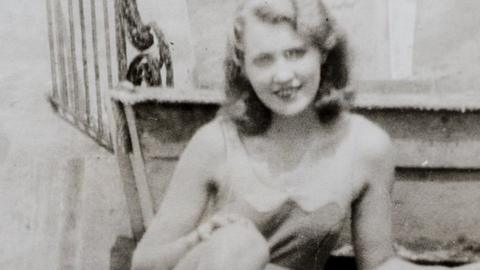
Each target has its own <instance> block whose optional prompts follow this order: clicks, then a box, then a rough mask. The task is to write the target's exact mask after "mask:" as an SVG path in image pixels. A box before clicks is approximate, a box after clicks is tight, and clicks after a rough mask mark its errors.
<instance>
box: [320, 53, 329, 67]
mask: <svg viewBox="0 0 480 270" xmlns="http://www.w3.org/2000/svg"><path fill="white" fill-rule="evenodd" d="M320 57H321V62H322V65H323V64H325V62H326V61H327V58H328V51H322V52H321V53H320Z"/></svg>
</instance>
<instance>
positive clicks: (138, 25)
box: [121, 0, 173, 87]
mask: <svg viewBox="0 0 480 270" xmlns="http://www.w3.org/2000/svg"><path fill="white" fill-rule="evenodd" d="M121 11H122V15H123V16H122V17H123V19H124V22H125V23H126V24H125V30H126V32H127V36H128V39H129V40H130V43H131V44H132V45H133V46H134V47H135V48H136V49H137V50H139V51H140V54H139V55H137V56H135V57H134V58H133V60H132V61H131V62H130V64H129V66H128V71H127V75H126V78H127V80H128V81H130V82H131V83H132V84H133V85H141V84H142V83H145V84H146V85H147V86H162V84H163V83H162V76H161V70H162V68H163V67H164V66H165V72H166V74H165V81H166V82H165V84H166V86H170V87H171V86H173V67H172V59H171V54H170V48H169V46H168V43H167V41H166V39H165V35H164V34H163V31H162V30H161V29H160V27H159V26H158V25H157V24H156V23H155V22H151V23H148V24H144V23H143V22H142V20H141V17H140V13H139V12H138V8H137V2H136V0H123V1H121ZM154 45H155V46H156V47H157V49H158V54H157V53H153V52H149V51H147V50H149V49H150V48H151V47H152V46H154Z"/></svg>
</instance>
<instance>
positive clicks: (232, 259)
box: [175, 224, 269, 270]
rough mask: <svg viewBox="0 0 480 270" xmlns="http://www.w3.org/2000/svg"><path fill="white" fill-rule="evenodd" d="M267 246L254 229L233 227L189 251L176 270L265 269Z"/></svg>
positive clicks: (222, 229)
mask: <svg viewBox="0 0 480 270" xmlns="http://www.w3.org/2000/svg"><path fill="white" fill-rule="evenodd" d="M268 261H269V251H268V244H267V242H266V240H265V239H264V238H263V236H262V235H261V234H260V232H258V231H257V230H256V228H255V227H253V226H251V227H250V226H245V225H239V224H232V225H228V226H225V227H223V228H220V229H218V230H217V231H215V232H214V233H213V234H212V236H211V238H210V239H209V240H208V241H206V242H204V243H201V244H199V245H198V246H197V247H195V248H194V249H192V251H190V252H189V253H188V254H187V255H186V256H185V257H184V258H183V259H182V260H181V261H180V262H179V263H178V265H177V266H176V267H175V270H225V269H229V270H264V269H265V267H266V265H267V263H268Z"/></svg>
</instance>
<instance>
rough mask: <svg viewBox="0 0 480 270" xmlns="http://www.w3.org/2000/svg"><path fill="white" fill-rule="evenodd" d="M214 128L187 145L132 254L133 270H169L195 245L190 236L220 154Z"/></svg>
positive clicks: (218, 135)
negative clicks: (152, 216) (152, 217)
mask: <svg viewBox="0 0 480 270" xmlns="http://www.w3.org/2000/svg"><path fill="white" fill-rule="evenodd" d="M218 128H219V127H218V124H217V123H211V124H208V125H206V126H204V127H202V128H201V129H200V130H199V131H198V132H197V133H196V134H195V135H194V137H193V138H192V140H191V141H190V142H189V144H188V146H187V148H186V149H185V151H184V152H183V154H182V157H181V158H180V160H179V162H178V164H177V167H176V169H175V172H174V174H173V177H172V180H171V183H170V185H169V187H168V189H167V193H166V195H165V198H164V199H163V202H162V205H161V207H160V209H159V211H158V213H157V215H156V216H155V217H154V219H153V221H152V223H151V224H150V226H149V227H148V229H147V232H146V233H145V235H144V236H143V238H142V240H141V241H140V243H139V244H138V246H137V249H136V250H135V252H134V256H133V261H132V266H133V269H136V270H137V269H138V270H140V269H142V270H143V269H171V268H173V267H174V266H175V265H176V264H177V262H178V261H179V260H180V259H181V258H182V257H183V256H184V255H185V254H186V253H187V252H188V251H189V250H190V248H191V247H192V246H193V245H195V244H196V243H197V242H198V240H199V239H198V238H197V237H195V235H193V234H191V233H190V232H191V231H192V230H194V228H195V227H196V226H197V225H198V222H199V220H200V218H201V217H202V215H203V213H204V211H205V208H206V205H207V201H208V185H209V184H210V181H211V180H212V178H213V175H214V172H215V170H216V168H217V167H216V166H217V165H218V164H220V163H221V162H220V161H221V159H223V154H224V153H223V152H224V149H223V147H224V146H223V137H222V135H221V131H220V130H219V129H218ZM189 233H190V234H189Z"/></svg>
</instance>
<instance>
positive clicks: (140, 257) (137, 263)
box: [131, 249, 153, 270]
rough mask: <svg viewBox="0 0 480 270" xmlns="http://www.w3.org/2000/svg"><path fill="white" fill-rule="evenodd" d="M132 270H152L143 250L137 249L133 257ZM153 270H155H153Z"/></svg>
mask: <svg viewBox="0 0 480 270" xmlns="http://www.w3.org/2000/svg"><path fill="white" fill-rule="evenodd" d="M131 269H132V270H150V269H152V268H151V267H149V263H148V257H147V256H145V255H144V254H143V253H142V252H141V250H139V249H135V251H134V252H133V256H132V267H131ZM152 270H153V269H152Z"/></svg>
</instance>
